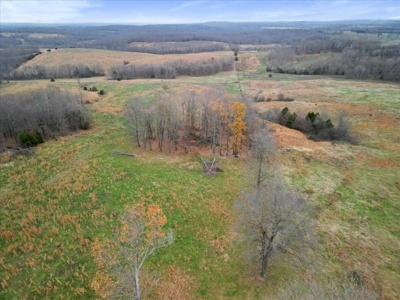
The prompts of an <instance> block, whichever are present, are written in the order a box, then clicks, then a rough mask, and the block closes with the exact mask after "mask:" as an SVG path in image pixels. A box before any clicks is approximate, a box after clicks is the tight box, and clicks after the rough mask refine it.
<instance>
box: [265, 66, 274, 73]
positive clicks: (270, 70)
mask: <svg viewBox="0 0 400 300" xmlns="http://www.w3.org/2000/svg"><path fill="white" fill-rule="evenodd" d="M265 71H267V72H272V71H273V70H272V69H271V68H270V67H267V68H266V69H265ZM270 75H271V74H270Z"/></svg>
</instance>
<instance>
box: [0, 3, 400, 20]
mask: <svg viewBox="0 0 400 300" xmlns="http://www.w3.org/2000/svg"><path fill="white" fill-rule="evenodd" d="M0 10H1V15H0V17H1V18H0V20H1V22H12V23H20V22H24V23H83V22H91V23H93V22H94V23H144V24H165V23H198V22H207V21H231V22H235V21H237V22H268V21H331V20H359V19H386V20H400V1H399V0H396V1H393V0H379V1H374V0H371V1H365V0H308V1H303V0H291V1H281V0H269V1H263V0H259V1H228V0H227V1H217V0H206V1H136V0H125V1H111V0H98V1H97V0H96V1H95V0H81V1H72V0H71V1H52V0H37V1H30V0H29V1H28V0H12V1H10V0H0Z"/></svg>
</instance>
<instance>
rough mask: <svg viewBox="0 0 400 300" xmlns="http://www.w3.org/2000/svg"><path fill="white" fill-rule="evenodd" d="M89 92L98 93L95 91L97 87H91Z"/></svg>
mask: <svg viewBox="0 0 400 300" xmlns="http://www.w3.org/2000/svg"><path fill="white" fill-rule="evenodd" d="M90 91H92V92H97V91H98V89H97V87H95V86H92V87H91V88H90Z"/></svg>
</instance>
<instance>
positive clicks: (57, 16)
mask: <svg viewBox="0 0 400 300" xmlns="http://www.w3.org/2000/svg"><path fill="white" fill-rule="evenodd" d="M98 6H101V5H100V4H99V3H98V2H93V1H90V2H89V1H87V0H81V1H51V0H44V1H43V0H41V1H3V0H2V1H1V8H0V17H1V21H2V22H13V23H62V22H67V21H70V20H73V19H77V18H81V17H83V16H84V11H85V10H87V9H90V8H93V7H98Z"/></svg>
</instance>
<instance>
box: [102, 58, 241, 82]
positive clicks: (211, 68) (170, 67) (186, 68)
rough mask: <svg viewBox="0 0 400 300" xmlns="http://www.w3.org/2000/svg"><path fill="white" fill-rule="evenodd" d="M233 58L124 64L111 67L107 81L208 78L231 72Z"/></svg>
mask: <svg viewBox="0 0 400 300" xmlns="http://www.w3.org/2000/svg"><path fill="white" fill-rule="evenodd" d="M233 69H234V58H233V57H225V58H216V59H214V58H211V59H209V60H201V61H196V62H189V61H185V60H177V61H174V62H171V63H165V64H126V65H113V66H110V68H109V70H108V75H107V76H108V78H109V79H118V78H119V79H134V78H164V79H171V78H176V77H177V76H208V75H213V74H216V73H219V72H225V71H232V70H233Z"/></svg>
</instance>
